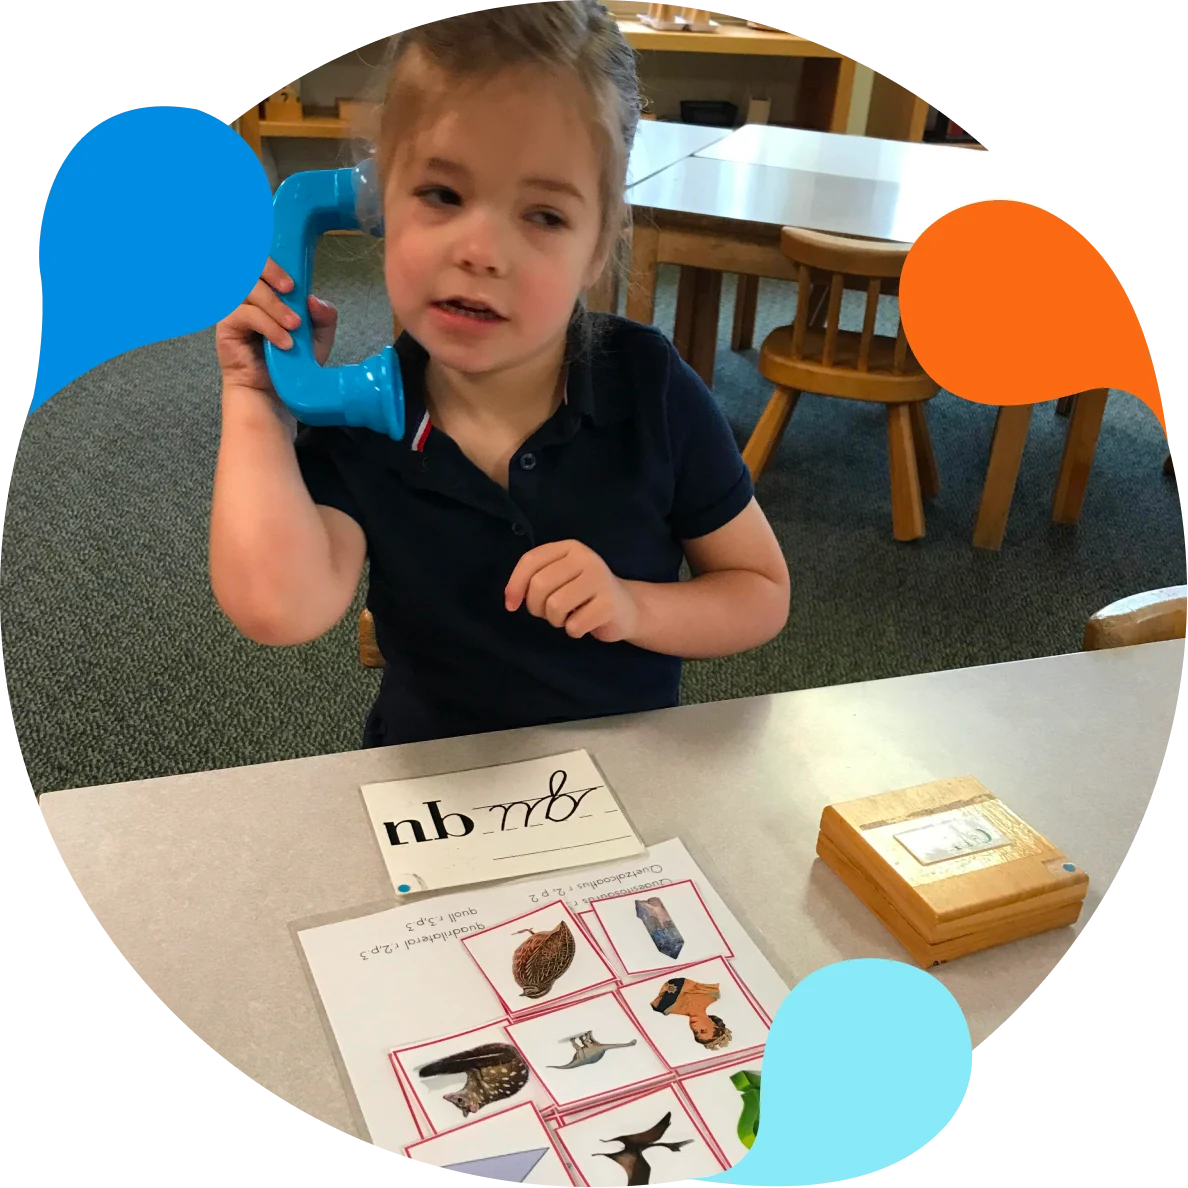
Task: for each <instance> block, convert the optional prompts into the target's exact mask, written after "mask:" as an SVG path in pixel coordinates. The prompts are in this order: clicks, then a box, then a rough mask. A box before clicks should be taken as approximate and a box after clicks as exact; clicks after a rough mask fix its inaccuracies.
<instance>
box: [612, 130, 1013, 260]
mask: <svg viewBox="0 0 1188 1188" xmlns="http://www.w3.org/2000/svg"><path fill="white" fill-rule="evenodd" d="M1009 196H1010V195H1008V194H1006V193H1004V192H1003V191H1002V189H1001V188H1000V185H999V183H998V181H997V176H996V165H995V162H994V160H993V157H992V155H991V154H990V153H987V152H980V151H977V150H973V149H965V148H954V147H951V146H945V145H925V144H908V143H906V142H899V141H890V140H878V139H875V138H873V137H865V136H845V135H841V134H838V133H832V132H808V131H802V130H799V129H791V128H774V127H769V126H765V125H757V124H748V125H745V126H744V127H742V128H740V129H738V130H737V131H736V132H734V133H732V134H731V135H730V136H728V137H724V138H723V139H721V140H718V141H716V142H715V143H714V144H713V145H710V146H707V147H706V148H704V149H701V150H699V151H698V152H697V153H696V155H694V156H691V157H686V158H684V159H682V160H679V161H677V162H675V163H674V164H672V165H671V166H670V167H669V168H667V169H664V170H662V171H661V172H660V173H657V174H654V175H653V176H652V177H650V178H647V179H646V180H644V181H643V182H642V183H641V184H640V185H637V186H635V187H634V188H633V189H632V190H631V202H632V204H633V205H635V206H641V207H651V208H653V209H657V210H671V211H679V212H681V213H685V214H695V215H703V216H708V217H712V218H720V219H733V220H741V221H746V222H754V223H768V224H772V225H775V226H781V227H785V226H792V227H807V228H810V229H812V230H816V231H832V232H836V233H839V234H845V235H860V236H866V237H869V238H872V239H887V240H895V241H898V242H903V243H910V242H912V241H914V240H915V239H916V238H918V236H919V235H920V233H921V232H923V231H924V230H925V228H927V227H928V226H929V224H931V223H933V222H935V221H936V220H937V219H938V218H940V217H941V216H942V215H945V214H948V213H949V211H952V210H956V209H957V208H958V207H961V206H966V205H968V204H969V203H972V202H980V201H985V200H988V199H996V198H1004V197H1009Z"/></svg>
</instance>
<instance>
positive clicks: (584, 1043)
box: [549, 1031, 635, 1068]
mask: <svg viewBox="0 0 1188 1188" xmlns="http://www.w3.org/2000/svg"><path fill="white" fill-rule="evenodd" d="M564 1042H565V1043H569V1044H573V1057H572V1058H571V1059H570V1061H569V1063H568V1064H550V1065H549V1068H584V1067H585V1066H586V1065H587V1064H597V1063H598V1062H599V1061H600V1060H601V1059H602V1058H603V1056H605V1055H606V1054H607V1052H609V1051H610V1050H611V1049H612V1048H634V1047H635V1040H628V1041H627V1042H626V1043H625V1044H600V1043H599V1042H598V1041H597V1040H596V1039H595V1038H594V1033H593V1032H592V1031H583V1032H582V1033H581V1034H580V1035H567V1036H566V1037H565V1040H564Z"/></svg>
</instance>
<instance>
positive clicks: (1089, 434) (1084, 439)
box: [1052, 388, 1110, 524]
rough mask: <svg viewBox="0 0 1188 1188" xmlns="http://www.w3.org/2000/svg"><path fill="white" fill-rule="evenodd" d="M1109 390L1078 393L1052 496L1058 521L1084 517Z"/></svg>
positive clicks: (1054, 514)
mask: <svg viewBox="0 0 1188 1188" xmlns="http://www.w3.org/2000/svg"><path fill="white" fill-rule="evenodd" d="M1109 394H1110V392H1109V389H1108V388H1094V389H1093V391H1091V392H1081V393H1079V394H1078V395H1077V397H1076V403H1075V404H1074V405H1073V411H1072V416H1071V417H1070V418H1069V422H1068V437H1066V438H1065V440H1064V457H1063V458H1062V459H1061V462H1060V477H1059V478H1058V479H1057V480H1056V495H1055V497H1054V498H1053V500H1052V523H1054V524H1075V523H1076V522H1077V521H1078V520H1079V519H1080V518H1081V505H1082V504H1083V503H1084V502H1085V488H1086V487H1087V486H1088V485H1089V471H1090V470H1091V469H1092V468H1093V455H1094V454H1095V453H1096V452H1097V435H1098V433H1100V432H1101V418H1102V416H1103V415H1104V414H1105V406H1106V398H1107V397H1108V396H1109Z"/></svg>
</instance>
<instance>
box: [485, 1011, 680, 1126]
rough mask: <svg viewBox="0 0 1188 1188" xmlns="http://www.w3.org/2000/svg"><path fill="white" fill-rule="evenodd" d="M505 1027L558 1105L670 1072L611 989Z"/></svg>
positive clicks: (627, 1088)
mask: <svg viewBox="0 0 1188 1188" xmlns="http://www.w3.org/2000/svg"><path fill="white" fill-rule="evenodd" d="M507 1031H508V1035H509V1036H510V1037H511V1040H512V1043H514V1044H515V1045H516V1047H517V1048H519V1049H520V1053H521V1054H522V1055H523V1057H524V1060H525V1061H526V1062H527V1064H528V1066H529V1067H530V1068H531V1069H532V1071H533V1072H534V1073H535V1074H536V1075H537V1077H539V1078H540V1080H541V1082H542V1083H543V1084H544V1087H545V1088H546V1089H547V1090H548V1091H549V1095H550V1096H551V1097H552V1099H553V1100H554V1101H555V1102H556V1103H557V1105H558V1106H559V1107H565V1106H572V1105H575V1104H577V1103H578V1102H582V1101H588V1100H590V1099H592V1098H598V1097H605V1096H606V1095H607V1094H609V1093H625V1092H628V1091H630V1090H632V1089H639V1088H642V1087H645V1086H647V1085H648V1084H649V1083H651V1082H653V1081H655V1080H656V1079H657V1078H660V1077H663V1076H665V1075H666V1074H667V1073H668V1070H667V1069H666V1068H665V1066H664V1063H663V1061H661V1059H660V1057H659V1056H657V1055H656V1053H655V1052H654V1051H653V1050H652V1047H651V1045H650V1044H649V1043H648V1040H647V1037H646V1036H645V1035H644V1034H643V1033H642V1032H641V1031H640V1029H639V1028H638V1027H637V1026H636V1024H635V1023H634V1022H632V1020H631V1016H630V1015H629V1014H628V1013H627V1011H626V1009H625V1008H624V1006H623V1004H622V1003H621V1002H620V1001H619V1000H618V998H617V997H616V996H615V995H614V994H613V993H611V994H600V995H598V996H597V997H595V998H587V999H584V1000H583V1001H582V1002H577V1003H574V1004H572V1005H571V1006H566V1007H562V1008H560V1009H559V1010H556V1011H548V1012H546V1013H545V1014H543V1015H534V1016H533V1017H532V1018H531V1019H524V1020H521V1021H519V1022H513V1023H512V1024H511V1025H510V1026H509V1027H508V1029H507Z"/></svg>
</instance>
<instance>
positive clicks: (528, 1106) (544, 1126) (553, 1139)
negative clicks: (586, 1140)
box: [404, 1101, 579, 1188]
mask: <svg viewBox="0 0 1188 1188" xmlns="http://www.w3.org/2000/svg"><path fill="white" fill-rule="evenodd" d="M516 1110H531V1111H532V1112H533V1113H534V1114H535V1115H536V1120H537V1122H539V1123H540V1128H541V1130H543V1131H544V1133H545V1137H546V1138H547V1139H548V1143H549V1148H550V1149H551V1150H552V1152H553V1154H554V1155H556V1156H557V1162H558V1163H560V1164H561V1166H562V1168H564V1170H565V1174H566V1175H567V1176H568V1177H569V1182H570V1184H571V1185H573V1188H579V1185H577V1184H576V1183H575V1181H574V1178H573V1173H572V1172H571V1171H570V1169H569V1165H568V1163H567V1162H566V1155H568V1154H569V1152H568V1151H566V1152H565V1154H562V1153H561V1151H560V1150H559V1149H558V1146H557V1144H558V1141H559V1140H558V1138H557V1135H556V1134H555V1133H554V1132H553V1131H552V1130H550V1129H549V1124H548V1123H547V1122H546V1121H545V1120H544V1116H543V1115H542V1114H541V1112H540V1110H538V1109H537V1108H536V1106H535V1105H533V1104H532V1102H530V1101H526V1102H524V1104H523V1105H518V1106H515V1107H513V1108H512V1109H510V1110H504V1111H503V1113H502V1114H491V1115H490V1117H488V1118H478V1119H476V1120H475V1121H473V1122H467V1123H466V1125H465V1126H455V1127H454V1129H453V1130H447V1131H445V1134H441V1135H437V1134H435V1135H433V1136H432V1138H427V1139H422V1140H421V1141H420V1142H419V1143H409V1144H408V1146H407V1147H405V1148H404V1154H405V1155H406V1156H408V1158H409V1159H416V1156H415V1155H414V1154H413V1153H412V1152H413V1148H414V1147H423V1146H424V1145H425V1144H426V1143H428V1142H432V1141H433V1139H436V1138H444V1137H445V1135H446V1134H457V1133H458V1131H460V1130H469V1129H470V1128H471V1127H472V1126H481V1125H483V1124H484V1123H486V1122H489V1121H491V1119H492V1118H506V1117H507V1116H508V1115H509V1114H514V1113H515V1112H516ZM428 1166H429V1167H435V1166H436V1164H429V1165H428ZM480 1178H483V1177H480Z"/></svg>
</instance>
